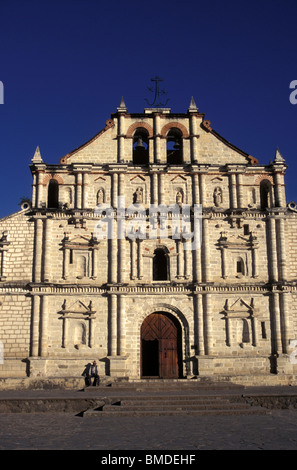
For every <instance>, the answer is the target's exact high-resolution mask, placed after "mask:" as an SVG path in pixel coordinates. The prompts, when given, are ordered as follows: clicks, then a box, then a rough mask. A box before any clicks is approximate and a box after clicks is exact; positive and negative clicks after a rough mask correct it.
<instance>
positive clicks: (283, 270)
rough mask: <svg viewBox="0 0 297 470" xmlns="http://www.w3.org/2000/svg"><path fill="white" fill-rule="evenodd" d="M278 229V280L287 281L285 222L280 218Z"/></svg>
mask: <svg viewBox="0 0 297 470" xmlns="http://www.w3.org/2000/svg"><path fill="white" fill-rule="evenodd" d="M277 227H278V243H279V250H278V251H279V280H280V281H286V280H287V276H288V273H287V256H286V236H285V220H284V219H283V218H280V219H279V220H278V221H277Z"/></svg>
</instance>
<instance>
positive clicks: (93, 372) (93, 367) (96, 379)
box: [88, 361, 99, 387]
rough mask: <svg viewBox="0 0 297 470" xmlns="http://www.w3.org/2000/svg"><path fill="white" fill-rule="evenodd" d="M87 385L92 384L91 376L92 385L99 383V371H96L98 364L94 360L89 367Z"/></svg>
mask: <svg viewBox="0 0 297 470" xmlns="http://www.w3.org/2000/svg"><path fill="white" fill-rule="evenodd" d="M88 378H89V385H90V386H91V385H92V378H93V379H94V380H93V386H94V387H96V386H98V385H99V373H98V366H97V362H96V361H94V362H93V364H92V365H91V367H90V369H89V377H88Z"/></svg>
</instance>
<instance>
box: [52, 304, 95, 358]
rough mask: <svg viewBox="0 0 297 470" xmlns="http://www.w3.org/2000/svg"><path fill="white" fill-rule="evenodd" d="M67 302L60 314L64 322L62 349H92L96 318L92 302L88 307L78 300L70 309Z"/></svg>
mask: <svg viewBox="0 0 297 470" xmlns="http://www.w3.org/2000/svg"><path fill="white" fill-rule="evenodd" d="M66 302H67V301H66V299H65V300H64V303H63V305H62V310H61V311H60V312H59V314H61V317H60V318H61V319H62V320H63V335H62V347H63V348H67V347H69V346H73V347H75V348H76V349H80V348H81V347H82V346H88V347H90V348H92V347H93V346H94V328H93V326H94V325H93V321H94V319H95V318H96V311H95V310H93V303H92V301H90V303H89V305H88V306H86V305H85V304H84V303H83V302H81V301H80V300H78V301H76V302H75V303H74V304H72V305H71V306H70V307H68V302H67V305H66ZM79 330H80V332H81V334H80V332H79ZM70 333H72V335H71V334H70Z"/></svg>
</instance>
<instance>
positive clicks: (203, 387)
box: [82, 380, 269, 417]
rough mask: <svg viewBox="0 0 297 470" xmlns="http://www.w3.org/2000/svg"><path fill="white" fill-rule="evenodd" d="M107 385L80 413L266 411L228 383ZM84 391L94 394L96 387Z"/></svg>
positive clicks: (106, 414) (182, 413) (196, 414)
mask: <svg viewBox="0 0 297 470" xmlns="http://www.w3.org/2000/svg"><path fill="white" fill-rule="evenodd" d="M107 389H109V390H108V392H109V393H108V394H106V396H105V397H102V402H101V404H100V405H99V406H96V407H95V408H89V409H87V410H86V411H84V412H83V414H82V415H83V416H84V417H92V416H93V417H94V416H96V417H111V416H114V417H118V416H180V415H189V416H201V415H239V414H245V415H246V414H267V413H269V411H268V410H267V409H265V408H262V407H260V406H252V404H251V403H248V402H247V401H246V400H245V399H244V396H243V395H242V391H243V387H242V386H236V385H232V384H229V383H226V384H225V383H218V384H215V383H212V382H200V383H199V384H197V383H193V382H191V381H186V382H182V381H181V382H175V383H174V382H172V381H170V382H166V381H160V380H159V381H148V382H145V381H138V382H132V383H131V382H129V383H126V384H125V383H122V384H121V383H119V384H116V383H115V384H112V385H111V386H110V387H106V391H107ZM85 391H86V392H87V394H91V395H93V394H94V395H96V388H95V389H92V387H90V388H89V389H87V390H85Z"/></svg>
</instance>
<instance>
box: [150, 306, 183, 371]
mask: <svg viewBox="0 0 297 470" xmlns="http://www.w3.org/2000/svg"><path fill="white" fill-rule="evenodd" d="M178 338H179V335H178V325H177V323H176V321H175V320H174V318H173V317H171V315H169V314H166V313H152V314H151V315H149V316H148V317H147V318H146V319H145V320H144V322H143V324H142V327H141V341H142V376H143V377H160V378H178V377H179V365H178Z"/></svg>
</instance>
